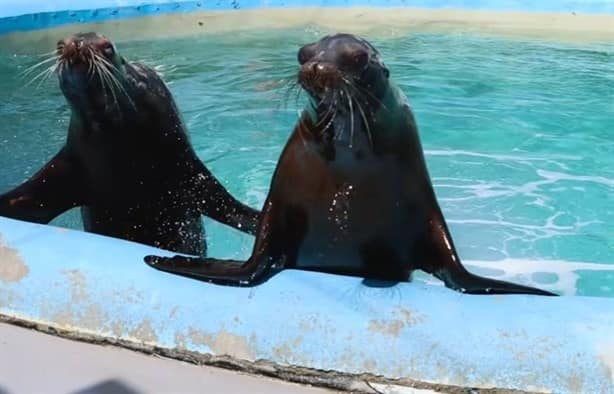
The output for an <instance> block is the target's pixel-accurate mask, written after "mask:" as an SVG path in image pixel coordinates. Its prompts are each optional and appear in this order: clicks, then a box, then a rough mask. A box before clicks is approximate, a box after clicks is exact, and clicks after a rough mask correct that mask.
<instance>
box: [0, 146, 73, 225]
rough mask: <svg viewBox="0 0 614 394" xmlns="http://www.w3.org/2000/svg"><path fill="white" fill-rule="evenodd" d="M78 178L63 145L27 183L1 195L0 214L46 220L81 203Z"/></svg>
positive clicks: (34, 220) (30, 220) (32, 220)
mask: <svg viewBox="0 0 614 394" xmlns="http://www.w3.org/2000/svg"><path fill="white" fill-rule="evenodd" d="M80 179H81V178H80V176H79V173H78V170H77V167H76V166H75V165H74V163H73V162H72V159H71V157H70V156H69V154H68V153H67V152H66V150H65V148H64V149H62V150H61V151H60V152H59V153H58V154H57V155H55V157H53V158H52V159H51V160H50V161H49V162H48V163H47V164H45V166H44V167H43V168H41V169H40V170H39V171H38V172H37V173H36V174H34V176H32V177H31V178H30V179H28V180H27V181H26V182H24V183H22V184H21V185H20V186H18V187H16V188H15V189H13V190H11V191H9V192H7V193H5V194H2V195H0V216H6V217H9V218H12V219H18V220H25V221H28V222H34V223H43V224H46V223H49V222H50V221H51V220H52V219H54V218H55V217H57V216H59V215H60V214H62V213H63V212H65V211H67V210H69V209H70V208H74V207H77V206H79V205H82V204H83V203H84V194H85V193H84V185H83V184H82V182H81V180H80Z"/></svg>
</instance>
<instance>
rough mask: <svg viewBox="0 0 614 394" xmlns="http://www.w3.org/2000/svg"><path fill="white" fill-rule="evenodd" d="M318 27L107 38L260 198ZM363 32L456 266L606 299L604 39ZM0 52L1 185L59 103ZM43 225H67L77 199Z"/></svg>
mask: <svg viewBox="0 0 614 394" xmlns="http://www.w3.org/2000/svg"><path fill="white" fill-rule="evenodd" d="M320 35H321V33H320V32H318V31H316V29H300V30H299V29H296V30H282V31H279V30H275V31H259V32H254V31H250V32H245V33H236V34H232V35H215V36H214V35H203V36H196V37H189V38H182V39H177V38H173V39H167V40H152V41H139V42H124V43H120V44H119V45H118V49H119V51H120V53H122V54H123V55H124V56H125V57H127V58H128V59H130V60H139V61H143V62H145V63H147V64H149V65H152V66H157V67H158V68H159V69H160V71H161V72H162V73H163V75H164V77H165V79H166V81H167V82H168V83H169V84H170V88H171V90H172V92H173V94H174V95H175V98H176V100H177V103H178V106H179V108H180V109H181V112H182V114H183V117H184V119H185V121H186V124H187V126H188V129H189V131H190V133H191V135H192V141H193V144H194V146H195V148H196V150H197V152H198V153H199V155H200V157H201V158H202V159H203V160H204V161H205V162H206V163H207V165H208V166H209V168H210V169H211V170H212V171H213V172H214V173H215V174H216V176H217V177H218V178H219V179H220V180H221V181H222V182H223V183H224V184H225V185H226V187H227V188H228V189H229V190H230V191H231V192H232V193H233V194H235V195H236V196H237V197H238V198H240V199H242V200H244V201H245V202H247V203H248V204H250V205H252V206H255V207H260V206H261V204H262V203H263V201H264V198H265V196H266V194H267V191H268V188H269V182H270V179H271V176H272V172H273V170H274V168H275V165H276V162H277V159H278V158H279V154H280V153H281V150H282V148H283V146H284V144H285V142H286V139H287V138H288V136H289V135H290V132H291V131H292V128H293V126H294V124H295V122H296V120H297V111H298V110H300V109H302V107H303V105H304V103H305V102H306V100H305V97H304V95H302V96H299V97H298V98H297V97H296V92H297V90H296V89H295V90H293V91H290V92H289V94H286V93H288V87H287V84H286V82H288V81H292V80H293V78H294V76H295V74H296V71H297V63H296V52H297V50H298V48H299V47H300V45H302V44H304V43H306V42H311V41H315V40H317V39H318V37H319V36H320ZM58 38H59V37H58ZM373 43H374V45H375V46H376V47H377V48H378V49H379V50H380V52H381V53H382V56H383V59H384V61H385V62H386V64H387V65H388V67H389V68H390V70H391V75H392V78H393V79H394V80H395V81H396V83H397V84H398V85H399V86H400V87H401V88H402V90H403V91H404V92H405V93H406V94H407V96H408V97H409V100H410V103H411V105H412V107H413V110H414V112H415V115H416V118H417V121H418V125H419V128H420V132H421V138H422V142H423V146H424V149H425V150H426V157H427V162H428V166H429V171H430V174H431V177H432V179H433V182H434V185H435V188H436V192H437V195H438V197H439V201H440V204H441V206H442V208H443V211H444V214H445V215H446V218H447V220H448V223H449V225H450V228H451V231H452V234H453V237H454V240H455V243H456V246H457V248H458V249H459V253H460V255H461V257H462V258H463V259H464V260H465V262H466V264H467V265H469V266H470V267H471V269H472V270H474V271H476V272H482V273H485V274H488V275H492V276H495V277H498V278H504V279H508V280H514V281H517V282H521V283H526V284H533V285H538V286H539V287H542V288H549V289H554V290H556V291H562V292H564V293H565V294H582V295H594V296H606V297H614V209H613V206H614V204H613V196H614V139H613V138H612V132H613V129H612V126H613V125H614V123H613V122H614V44H601V45H588V44H587V45H586V46H578V45H562V44H554V43H545V42H538V41H524V42H523V41H520V40H506V39H499V38H492V37H490V38H488V37H480V36H473V35H464V34H415V35H411V36H407V37H403V38H395V39H388V40H382V39H379V40H373ZM51 49H52V48H50V50H51ZM1 52H2V49H1V48H0V75H2V78H1V80H0V103H1V106H0V125H1V127H0V190H1V191H5V190H8V189H9V188H11V187H14V186H16V185H17V184H19V183H21V182H22V181H23V180H24V179H25V178H26V177H27V176H29V175H31V174H32V173H33V172H34V171H36V170H37V169H39V168H40V167H41V166H42V165H43V164H44V163H45V162H46V161H47V160H48V159H49V158H50V157H51V156H52V155H53V154H54V153H55V152H56V151H57V150H58V149H59V148H60V146H61V145H62V144H63V142H64V139H65V135H66V129H67V126H68V119H69V111H68V108H67V105H66V103H65V101H64V99H63V97H62V95H61V93H60V89H59V87H58V84H57V80H56V79H55V78H52V79H51V80H49V81H47V82H45V83H43V84H42V85H41V87H40V88H38V89H37V88H36V83H34V84H32V85H30V86H28V87H24V85H25V83H24V82H25V81H24V80H23V79H19V78H18V73H19V72H20V71H22V70H23V69H25V68H26V67H28V66H30V65H33V64H35V63H36V62H37V61H38V60H40V58H39V57H37V56H35V55H34V54H32V55H13V54H12V53H6V52H5V53H1ZM212 158H215V159H214V160H212V161H209V159H212ZM53 223H54V224H57V225H61V226H67V227H73V228H80V226H81V225H80V219H79V215H78V212H77V211H72V212H69V213H68V214H66V215H64V216H63V217H61V218H58V219H56V220H55V221H54V222H53ZM206 223H207V230H208V240H209V241H208V242H209V253H210V255H212V256H216V257H220V258H231V257H234V258H245V257H247V256H248V255H249V254H250V251H251V246H252V240H253V238H252V237H250V236H247V235H243V234H239V233H238V232H236V231H233V230H230V229H227V228H225V227H223V226H221V225H218V224H217V223H213V222H211V221H210V220H207V221H206ZM135 263H141V262H135ZM424 279H425V277H424V276H419V277H418V279H417V280H424ZM428 280H430V279H428Z"/></svg>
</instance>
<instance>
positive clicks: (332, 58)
mask: <svg viewBox="0 0 614 394" xmlns="http://www.w3.org/2000/svg"><path fill="white" fill-rule="evenodd" d="M298 61H299V63H300V70H299V73H298V80H299V83H300V85H301V86H302V87H303V88H304V90H306V91H307V93H308V95H309V98H310V104H309V105H308V106H307V108H306V109H305V110H304V112H303V114H302V116H301V118H300V121H299V122H298V124H297V125H296V127H295V129H294V132H293V133H292V135H291V137H290V139H289V141H288V143H287V144H286V146H285V148H284V150H283V152H282V154H281V157H280V159H279V162H278V165H277V168H276V169H275V173H274V176H273V179H272V182H271V188H270V192H269V194H268V197H267V199H266V202H265V204H264V208H263V212H262V217H261V219H260V227H259V230H258V234H257V236H256V242H255V245H254V249H253V252H252V255H251V257H250V258H249V260H248V261H247V262H238V261H228V260H217V259H212V258H211V259H199V258H189V257H184V256H175V257H170V258H165V257H157V256H146V257H145V261H146V262H147V263H148V264H149V265H150V266H152V267H154V268H156V269H159V270H162V271H166V272H171V273H175V274H179V275H183V276H188V277H193V278H196V279H199V280H203V281H208V282H214V283H222V284H232V285H240V286H250V285H255V284H258V283H261V282H262V281H264V280H266V279H267V278H268V277H270V276H271V275H273V274H274V273H276V272H278V271H280V270H282V269H284V268H297V269H304V270H314V271H321V272H329V273H338V274H345V275H352V276H361V277H364V278H369V279H377V280H384V281H393V282H399V281H408V280H409V279H410V275H411V272H412V271H414V270H416V269H421V270H423V271H426V272H428V273H431V274H433V275H434V276H436V277H437V278H439V279H441V280H442V281H443V282H444V283H445V285H446V286H447V287H449V288H451V289H454V290H457V291H460V292H464V293H471V294H504V293H525V294H539V295H554V294H552V293H549V292H547V291H543V290H539V289H535V288H531V287H527V286H522V285H517V284H514V283H508V282H503V281H499V280H494V279H489V278H483V277H480V276H477V275H474V274H472V273H470V272H468V271H467V270H466V269H465V268H464V267H463V265H462V264H461V261H460V258H459V257H458V254H457V253H456V250H455V248H454V244H453V242H452V238H451V236H450V232H449V231H448V228H447V226H446V222H445V220H444V217H443V215H442V212H441V209H440V208H439V205H438V203H437V199H436V197H435V192H434V190H433V187H432V184H431V180H430V177H429V174H428V171H427V167H426V163H425V160H424V156H423V152H422V147H421V144H420V139H419V136H418V130H417V127H416V122H415V119H414V116H413V114H412V112H411V110H410V107H409V105H408V103H407V100H406V98H405V96H404V95H403V93H402V92H401V90H400V89H399V88H397V87H396V86H395V85H394V84H393V82H392V81H391V80H390V79H389V71H388V69H387V68H386V67H385V65H384V63H383V62H382V60H381V59H380V56H379V54H378V51H377V50H376V49H375V48H374V47H373V46H372V45H371V44H369V43H368V42H367V41H365V40H363V39H361V38H358V37H355V36H353V35H350V34H337V35H333V36H326V37H324V38H322V39H321V40H319V41H318V42H316V43H312V44H308V45H305V46H303V47H302V48H301V49H300V51H299V52H298Z"/></svg>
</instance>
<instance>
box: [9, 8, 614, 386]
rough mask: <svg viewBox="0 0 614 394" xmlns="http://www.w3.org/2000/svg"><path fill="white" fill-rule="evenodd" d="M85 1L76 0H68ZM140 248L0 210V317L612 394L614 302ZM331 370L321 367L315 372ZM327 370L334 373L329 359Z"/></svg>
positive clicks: (131, 338) (141, 342) (117, 335)
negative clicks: (168, 267) (168, 258)
mask: <svg viewBox="0 0 614 394" xmlns="http://www.w3.org/2000/svg"><path fill="white" fill-rule="evenodd" d="M81 4H82V3H81ZM87 4H88V6H89V9H88V10H82V9H80V8H82V6H81V5H78V2H76V1H71V2H69V1H64V0H62V1H55V2H48V1H2V2H0V17H1V18H0V33H2V32H4V33H6V32H14V31H26V30H33V29H42V28H47V27H54V26H59V25H62V24H69V23H76V22H95V21H105V20H110V19H120V18H131V17H138V16H142V15H153V14H163V13H173V12H191V11H196V10H200V9H202V10H231V9H236V8H239V9H241V8H259V7H278V8H279V7H300V6H305V5H308V6H323V7H326V6H350V5H362V6H388V7H399V6H411V7H422V8H443V7H449V8H463V9H472V10H474V9H479V10H495V11H503V10H515V11H539V12H559V13H570V12H577V13H600V14H608V13H610V14H611V13H614V0H611V1H610V0H608V1H597V0H595V1H556V0H548V1H528V0H527V1H522V0H508V1H495V0H492V1H480V0H473V1H472V0H466V1H461V0H458V1H437V0H431V1H426V0H424V1H411V0H408V1H402V0H391V1H383V0H373V1H359V2H356V1H353V2H349V1H340V0H335V1H294V0H289V1H281V0H272V1H261V0H252V1H240V0H235V1H228V0H220V1H202V2H192V1H190V2H165V1H159V2H156V1H149V2H147V3H144V2H140V1H130V0H128V1H108V0H94V1H89V2H88V3H87ZM151 253H163V252H161V251H159V250H155V249H153V248H150V247H146V246H143V245H138V244H134V243H130V242H126V241H121V240H115V239H110V238H106V237H101V236H97V235H93V234H87V233H83V232H79V231H73V230H66V229H60V228H56V227H52V226H43V225H37V224H30V223H24V222H20V221H14V220H10V219H5V218H0V320H5V321H11V322H14V323H18V324H23V325H26V326H31V327H35V328H38V329H41V330H45V331H48V332H52V333H56V334H57V333H59V334H62V335H65V336H68V337H72V338H78V339H84V340H89V341H94V342H106V343H114V344H121V345H122V346H126V347H130V348H133V349H138V350H141V351H147V352H153V353H158V354H162V355H165V356H171V357H176V358H180V359H185V360H189V361H193V362H198V363H211V364H214V365H222V366H226V367H233V368H239V369H242V370H246V371H252V372H257V373H262V374H267V375H271V376H279V377H282V378H285V379H291V380H296V381H302V382H311V383H314V384H321V385H329V386H333V387H344V388H351V387H353V388H354V389H357V390H365V391H368V386H364V385H363V386H360V384H361V382H363V383H364V382H365V381H373V382H376V381H379V382H381V383H384V382H387V383H391V382H394V380H395V379H401V380H400V381H396V383H398V384H403V385H412V386H415V387H421V388H429V387H430V388H434V389H442V390H444V391H445V390H446V388H445V387H441V386H437V385H451V386H457V387H491V388H492V387H495V388H513V389H519V390H526V391H540V392H556V393H578V392H586V393H612V392H613V389H612V387H614V386H613V385H614V299H607V298H592V297H556V298H553V297H531V296H488V297H487V296H470V295H463V294H459V293H456V292H453V291H450V290H447V289H445V288H443V287H441V286H436V285H426V284H421V283H403V284H398V285H396V286H393V287H390V288H376V287H369V286H367V285H365V284H363V283H362V282H361V280H360V279H357V278H349V277H341V276H333V275H325V274H318V273H309V272H300V271H285V272H283V273H281V274H279V275H277V276H276V277H274V278H273V279H271V280H270V281H268V282H267V283H265V284H263V285H261V286H258V287H255V288H234V287H224V286H216V285H211V284H205V283H201V282H198V281H193V280H189V279H185V278H181V277H176V276H172V275H168V274H165V273H162V272H159V271H155V270H153V269H150V268H149V267H147V266H146V265H145V264H144V263H143V262H142V258H143V256H144V255H146V254H151ZM324 371H328V372H324ZM331 371H333V372H331Z"/></svg>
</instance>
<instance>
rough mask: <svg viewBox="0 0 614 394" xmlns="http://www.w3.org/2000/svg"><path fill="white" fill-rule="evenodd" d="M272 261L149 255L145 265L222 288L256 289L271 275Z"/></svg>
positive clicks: (252, 258) (254, 258) (146, 257)
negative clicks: (240, 287) (224, 286)
mask: <svg viewBox="0 0 614 394" xmlns="http://www.w3.org/2000/svg"><path fill="white" fill-rule="evenodd" d="M268 260H270V259H262V258H258V257H257V256H256V257H251V258H250V259H249V260H247V261H246V262H242V261H237V260H218V259H210V258H205V259H203V258H198V257H185V256H179V255H177V256H174V257H160V256H145V262H146V263H147V265H149V266H150V267H153V268H155V269H157V270H160V271H164V272H169V273H171V274H176V275H181V276H185V277H188V278H192V279H197V280H201V281H204V282H211V283H215V284H219V285H234V286H254V285H257V284H259V283H261V282H263V281H264V280H265V279H266V278H268V277H269V276H270V274H271V273H272V272H271V267H272V265H271V264H270V263H268Z"/></svg>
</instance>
